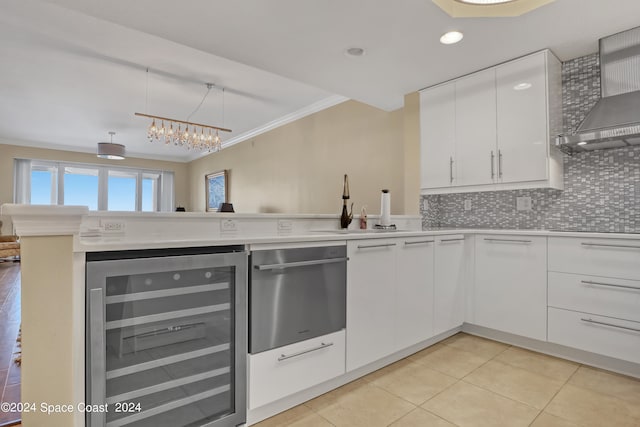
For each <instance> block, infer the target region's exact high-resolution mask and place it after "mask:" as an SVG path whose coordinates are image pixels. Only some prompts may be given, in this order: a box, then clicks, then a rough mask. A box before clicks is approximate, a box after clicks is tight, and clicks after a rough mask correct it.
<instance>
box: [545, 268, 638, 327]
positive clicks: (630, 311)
mask: <svg viewBox="0 0 640 427" xmlns="http://www.w3.org/2000/svg"><path fill="white" fill-rule="evenodd" d="M549 306H551V307H556V308H565V309H568V310H575V311H582V312H585V313H594V314H600V315H603V316H610V317H616V318H618V319H627V320H633V321H635V322H640V281H635V280H623V279H612V278H608V277H597V276H582V275H578V274H568V273H555V272H549Z"/></svg>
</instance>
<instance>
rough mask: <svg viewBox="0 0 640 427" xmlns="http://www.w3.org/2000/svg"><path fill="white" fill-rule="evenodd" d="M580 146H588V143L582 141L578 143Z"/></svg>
mask: <svg viewBox="0 0 640 427" xmlns="http://www.w3.org/2000/svg"><path fill="white" fill-rule="evenodd" d="M578 145H587V143H586V142H585V141H580V142H578Z"/></svg>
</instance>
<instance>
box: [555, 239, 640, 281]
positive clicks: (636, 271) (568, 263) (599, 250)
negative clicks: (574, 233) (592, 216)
mask: <svg viewBox="0 0 640 427" xmlns="http://www.w3.org/2000/svg"><path fill="white" fill-rule="evenodd" d="M549 271H557V272H561V273H575V274H584V275H588V276H601V277H617V278H620V279H632V280H640V240H631V239H629V240H626V239H585V238H574V237H550V238H549Z"/></svg>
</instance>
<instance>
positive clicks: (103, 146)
mask: <svg viewBox="0 0 640 427" xmlns="http://www.w3.org/2000/svg"><path fill="white" fill-rule="evenodd" d="M115 134H116V133H115V132H113V131H112V132H109V135H111V142H98V154H97V156H98V157H100V158H101V159H109V160H122V159H124V155H125V152H124V145H122V144H114V142H113V135H115Z"/></svg>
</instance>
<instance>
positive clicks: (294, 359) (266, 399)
mask: <svg viewBox="0 0 640 427" xmlns="http://www.w3.org/2000/svg"><path fill="white" fill-rule="evenodd" d="M344 373H345V332H344V330H342V331H338V332H334V333H332V334H329V335H325V336H323V337H318V338H312V339H310V340H306V341H302V342H298V343H295V344H291V345H288V346H285V347H280V348H276V349H273V350H269V351H265V352H262V353H258V354H252V355H250V356H249V409H254V408H258V407H260V406H263V405H266V404H268V403H271V402H274V401H276V400H278V399H281V398H283V397H286V396H289V395H291V394H294V393H297V392H299V391H301V390H305V389H307V388H309V387H313V386H315V385H317V384H320V383H322V382H324V381H328V380H330V379H332V378H335V377H337V376H339V375H342V374H344Z"/></svg>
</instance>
